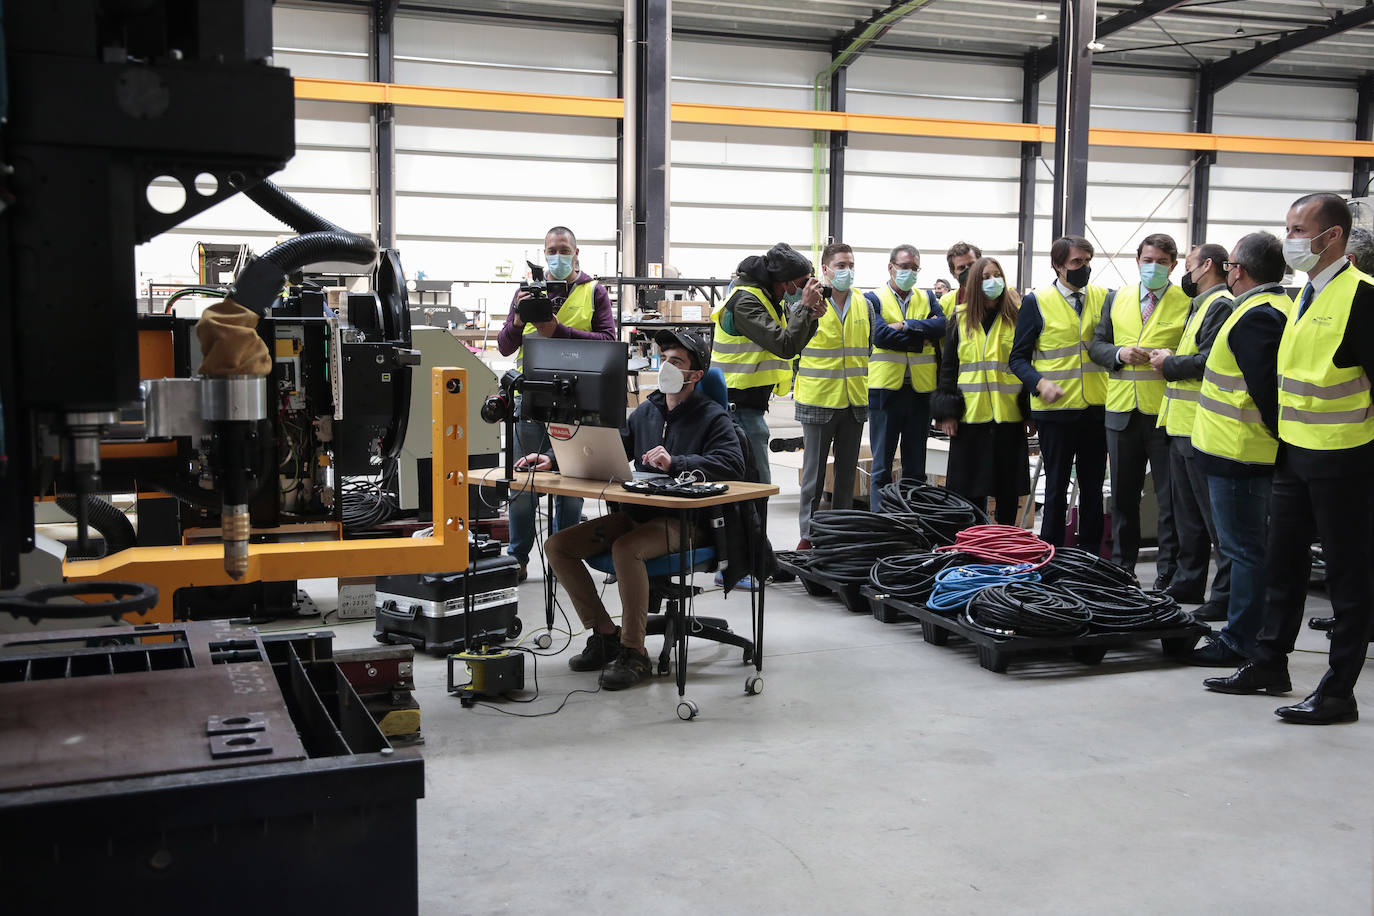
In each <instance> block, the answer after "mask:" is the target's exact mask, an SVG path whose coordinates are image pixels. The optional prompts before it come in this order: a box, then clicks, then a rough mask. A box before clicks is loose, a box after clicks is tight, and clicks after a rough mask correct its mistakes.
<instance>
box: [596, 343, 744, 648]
mask: <svg viewBox="0 0 1374 916" xmlns="http://www.w3.org/2000/svg"><path fill="white" fill-rule="evenodd" d="M701 391H702V393H703V394H705V395H706V396H707V397H709V398H712V399H714V400H715V401H716V402H717V403H718V404H720V405H721V406H722V407H724V408H725V409H726V410H729V409H730V403H729V398H728V396H727V395H726V390H725V374H724V373H723V372H721V370H720V369H719V368H716V367H714V366H713V367H711V368H710V369H708V370H706V376H705V377H704V378H703V379H702V380H701ZM741 435H742V434H741ZM703 514H705V515H706V518H705V519H704V521H705V524H704V526H703V527H705V528H706V529H707V530H708V531H710V532H711V533H712V534H713V535H714V536H713V537H712V539H711V540H712V543H710V544H704V545H703V544H698V545H693V548H692V550H691V551H689V552H688V555H687V563H688V568H689V569H690V570H691V571H692V572H715V571H716V570H717V569H718V568H723V567H724V565H725V518H724V514H723V512H722V510H721V508H720V507H715V508H714V510H710V509H708V510H705V511H704V513H703ZM678 560H679V556H678V553H677V552H676V551H675V552H673V553H670V554H665V555H664V556H661V557H654V558H653V559H652V560H650V561H649V562H648V563H647V564H645V565H646V566H647V568H648V571H649V624H648V629H647V631H646V632H647V633H648V635H650V636H657V635H660V634H661V635H662V636H663V650H662V651H661V652H659V655H658V673H659V674H667V673H668V668H669V658H670V656H671V655H672V649H673V646H674V645H675V644H676V642H677V636H678V634H679V633H680V632H681V628H682V627H686V626H688V625H689V623H688V620H687V615H686V602H687V601H688V599H690V598H692V597H693V596H695V595H698V594H700V593H701V589H700V588H699V587H697V586H695V585H691V584H690V583H689V584H688V585H687V586H686V587H683V585H682V584H681V583H679V582H677V581H675V577H676V576H677V575H678V570H679V566H678ZM587 565H588V566H590V567H591V568H592V569H595V570H599V571H601V572H604V573H614V572H615V566H614V565H613V564H612V562H611V554H610V553H609V552H607V553H599V554H597V555H596V556H594V557H589V558H588V559H587ZM665 604H666V607H665ZM660 608H664V613H661V614H660V613H659V609H660ZM690 627H691V629H690V630H689V631H688V634H687V635H688V636H689V637H691V638H694V639H705V640H709V641H711V642H718V643H722V644H724V645H728V646H735V647H736V648H739V649H742V650H744V662H745V664H748V663H749V662H751V661H753V659H754V643H753V641H752V640H749V639H746V638H745V637H743V636H740V635H739V634H738V633H735V632H733V631H731V630H730V624H729V622H728V621H726V620H724V619H723V618H720V617H700V616H697V615H693V616H692V618H691V622H690Z"/></svg>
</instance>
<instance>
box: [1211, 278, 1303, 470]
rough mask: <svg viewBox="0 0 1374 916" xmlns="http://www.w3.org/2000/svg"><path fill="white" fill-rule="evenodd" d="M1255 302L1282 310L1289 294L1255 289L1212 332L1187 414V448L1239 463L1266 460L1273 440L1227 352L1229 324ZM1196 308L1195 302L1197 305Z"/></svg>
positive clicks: (1275, 446) (1273, 452)
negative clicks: (1190, 422)
mask: <svg viewBox="0 0 1374 916" xmlns="http://www.w3.org/2000/svg"><path fill="white" fill-rule="evenodd" d="M1260 305H1272V306H1273V307H1274V308H1276V309H1278V310H1279V311H1280V312H1283V314H1285V315H1287V314H1289V312H1290V311H1291V309H1292V307H1293V300H1292V299H1289V298H1288V296H1286V295H1285V294H1284V293H1283V292H1282V291H1278V290H1276V291H1273V292H1268V293H1256V294H1255V295H1254V296H1251V297H1250V298H1248V299H1246V300H1245V301H1244V302H1242V303H1241V304H1240V306H1239V307H1237V308H1236V310H1235V311H1234V312H1232V313H1231V316H1230V317H1229V318H1227V319H1226V323H1225V324H1223V325H1222V326H1221V330H1220V331H1218V332H1217V339H1216V340H1215V341H1213V342H1212V352H1211V353H1209V354H1208V355H1207V368H1206V370H1205V371H1204V373H1203V376H1202V383H1201V386H1202V387H1201V388H1200V389H1199V390H1198V396H1197V415H1196V416H1195V417H1194V419H1193V432H1192V436H1193V448H1195V449H1197V450H1198V451H1199V452H1204V453H1206V454H1208V455H1215V456H1217V457H1218V458H1226V459H1227V460H1229V461H1237V462H1240V463H1241V464H1260V465H1265V464H1268V465H1272V464H1273V463H1274V458H1275V457H1276V456H1277V455H1278V451H1279V440H1277V439H1275V438H1274V436H1273V434H1272V433H1270V432H1269V428H1268V427H1266V426H1265V425H1264V421H1263V420H1261V419H1260V412H1259V409H1258V408H1257V407H1256V406H1255V399H1254V398H1253V397H1251V396H1250V390H1249V388H1248V387H1247V386H1246V384H1245V376H1243V375H1241V374H1240V366H1238V365H1237V364H1236V356H1235V354H1234V353H1232V352H1231V329H1232V328H1234V327H1235V326H1236V323H1237V322H1239V321H1240V319H1241V316H1243V315H1244V314H1245V313H1246V312H1248V311H1250V310H1251V309H1252V308H1255V307H1256V306H1260ZM1198 310H1199V311H1201V308H1199V309H1198Z"/></svg>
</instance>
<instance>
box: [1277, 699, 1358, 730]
mask: <svg viewBox="0 0 1374 916" xmlns="http://www.w3.org/2000/svg"><path fill="white" fill-rule="evenodd" d="M1274 715H1276V716H1278V717H1279V718H1280V719H1282V720H1283V721H1285V722H1293V723H1296V724H1298V725H1335V724H1336V723H1338V722H1354V721H1356V720H1357V719H1359V718H1360V709H1359V707H1358V706H1357V705H1356V704H1355V698H1354V697H1324V696H1322V695H1321V694H1319V693H1314V694H1312V695H1311V696H1310V697H1308V698H1307V699H1305V700H1303V701H1302V702H1301V703H1295V704H1294V705H1292V706H1280V707H1279V708H1278V709H1276V710H1274Z"/></svg>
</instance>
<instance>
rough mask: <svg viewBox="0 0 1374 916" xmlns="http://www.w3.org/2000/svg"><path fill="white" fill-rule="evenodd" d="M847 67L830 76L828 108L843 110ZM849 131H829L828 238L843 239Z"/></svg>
mask: <svg viewBox="0 0 1374 916" xmlns="http://www.w3.org/2000/svg"><path fill="white" fill-rule="evenodd" d="M848 72H849V71H848V68H846V67H841V68H839V69H838V70H836V71H835V73H834V74H833V75H832V76H831V77H830V110H831V111H844V107H845V84H846V83H847V78H846V74H847V73H848ZM848 145H849V131H847V130H832V131H831V132H830V171H829V173H828V175H829V181H830V238H832V239H836V240H843V239H844V149H845V147H846V146H848Z"/></svg>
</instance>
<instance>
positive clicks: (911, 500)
mask: <svg viewBox="0 0 1374 916" xmlns="http://www.w3.org/2000/svg"><path fill="white" fill-rule="evenodd" d="M878 493H879V506H880V507H881V508H882V510H883V513H884V514H900V515H903V516H910V517H912V518H914V519H916V520H917V524H918V525H919V527H920V529H921V530H922V532H924V533H925V535H926V539H927V540H929V541H930V542H931V544H932V545H934V546H937V547H942V546H947V545H949V544H953V543H954V537H955V535H957V534H958V533H959V532H960V531H963V530H964V529H965V528H971V527H973V526H974V525H986V524H988V516H987V513H985V512H984V511H983V510H982V509H980V508H978V507H977V506H975V505H974V504H973V503H971V502H969V501H968V500H967V499H964V497H962V496H960V495H959V494H958V493H955V492H953V491H952V490H947V489H945V488H944V487H933V486H930V485H928V484H924V483H918V482H916V481H914V480H897V481H893V482H892V483H889V484H884V485H883V487H882V489H880V490H879V491H878Z"/></svg>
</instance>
